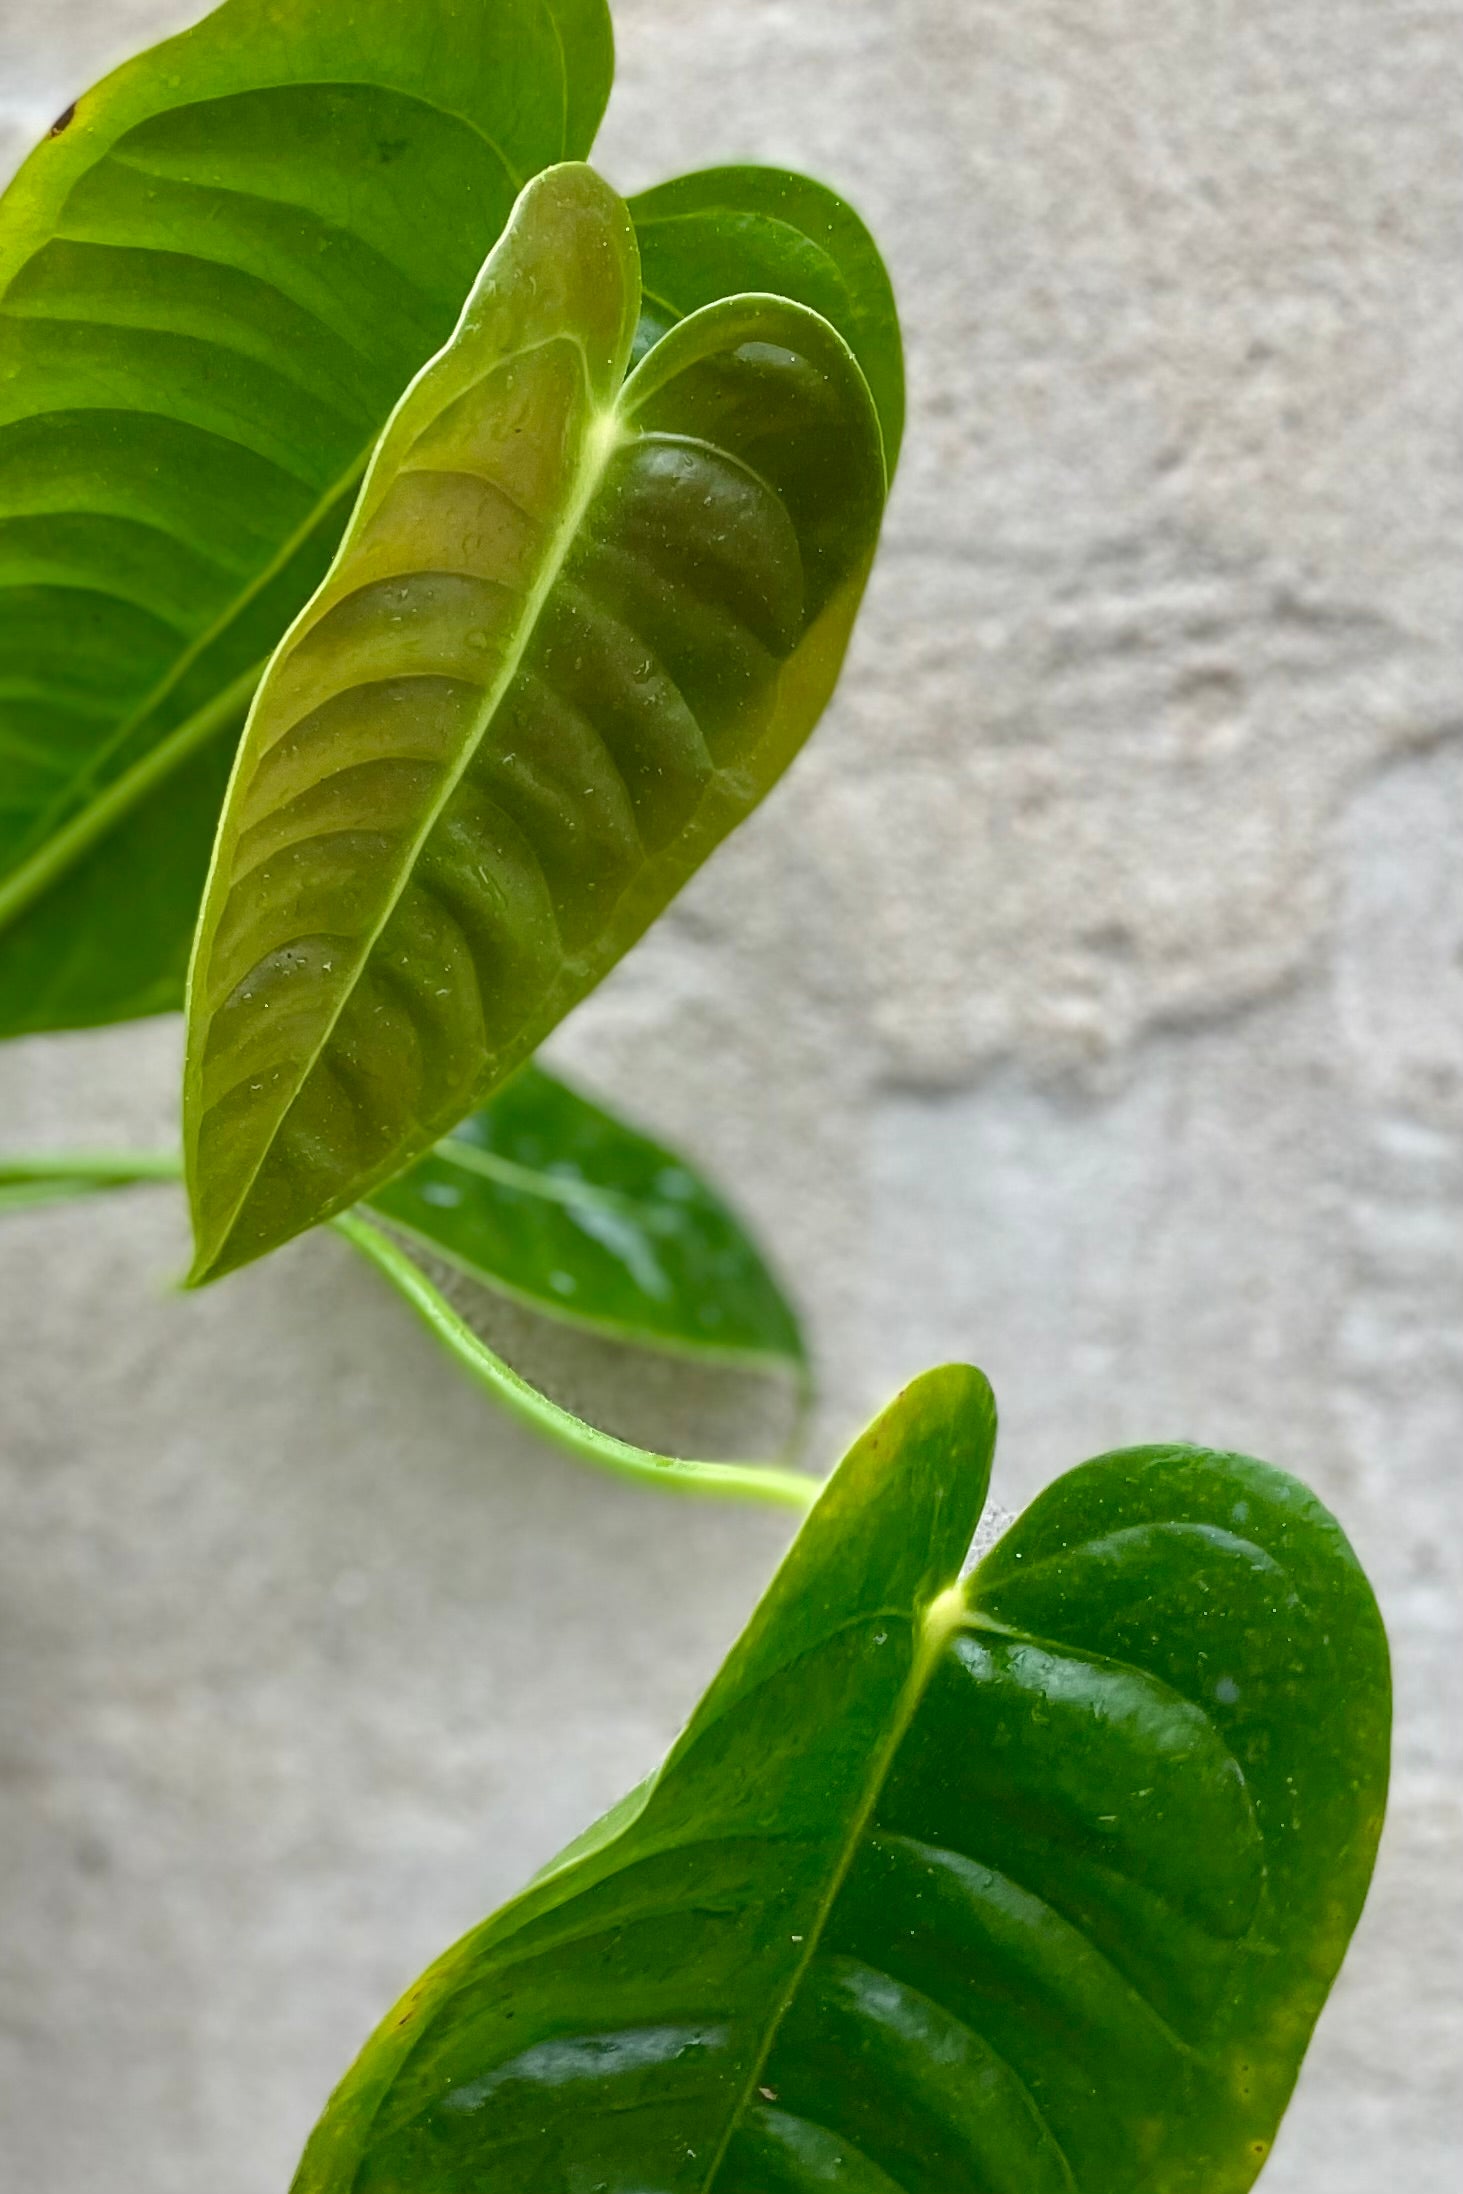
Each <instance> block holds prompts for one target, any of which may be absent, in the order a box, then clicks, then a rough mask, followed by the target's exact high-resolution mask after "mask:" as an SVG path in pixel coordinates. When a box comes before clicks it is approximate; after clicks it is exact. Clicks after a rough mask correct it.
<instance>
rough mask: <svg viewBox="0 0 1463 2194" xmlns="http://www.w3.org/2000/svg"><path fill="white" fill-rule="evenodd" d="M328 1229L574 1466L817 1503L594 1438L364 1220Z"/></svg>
mask: <svg viewBox="0 0 1463 2194" xmlns="http://www.w3.org/2000/svg"><path fill="white" fill-rule="evenodd" d="M332 1224H333V1225H334V1227H335V1229H336V1232H337V1233H339V1234H343V1235H344V1236H345V1238H346V1240H347V1241H348V1242H349V1243H351V1245H352V1246H353V1247H354V1248H355V1249H358V1250H359V1251H360V1253H361V1255H362V1256H363V1257H365V1258H367V1259H368V1260H369V1261H370V1263H371V1264H373V1265H374V1266H375V1267H376V1269H377V1271H378V1272H380V1273H382V1274H384V1275H385V1277H386V1278H387V1279H388V1280H389V1281H390V1282H391V1284H392V1286H393V1287H394V1288H396V1289H397V1291H398V1293H400V1294H401V1295H403V1296H404V1297H405V1298H406V1300H407V1302H408V1303H410V1305H411V1307H412V1309H413V1310H414V1311H415V1312H416V1314H417V1316H418V1317H419V1318H420V1319H421V1320H422V1322H423V1324H424V1325H426V1326H428V1327H429V1328H430V1330H431V1331H432V1332H433V1333H434V1334H435V1335H436V1337H437V1339H438V1340H439V1341H440V1342H441V1343H442V1345H443V1346H444V1348H446V1349H448V1350H449V1351H450V1353H451V1354H452V1355H453V1356H454V1357H455V1358H456V1359H457V1362H458V1363H459V1364H460V1365H461V1366H462V1368H463V1370H464V1371H466V1372H467V1373H468V1375H469V1377H471V1378H472V1379H475V1380H476V1382H477V1384H478V1385H479V1386H481V1387H484V1388H485V1389H486V1390H487V1392H488V1393H489V1394H491V1395H492V1397H493V1399H494V1401H496V1402H498V1403H499V1404H500V1405H501V1406H502V1407H503V1408H504V1409H506V1410H507V1411H508V1412H509V1414H510V1415H511V1416H514V1417H516V1418H517V1419H518V1420H519V1422H520V1424H525V1425H529V1426H531V1427H532V1429H533V1430H534V1431H535V1432H538V1433H541V1434H542V1435H543V1436H544V1438H545V1439H549V1440H552V1441H553V1443H554V1445H555V1446H556V1447H559V1448H562V1449H563V1450H564V1452H565V1453H566V1454H568V1455H573V1456H575V1457H576V1458H577V1459H578V1460H579V1461H580V1462H585V1463H593V1464H595V1465H597V1466H598V1468H600V1469H601V1470H613V1471H616V1472H617V1473H618V1474H619V1475H620V1476H621V1477H625V1478H636V1479H638V1480H639V1481H640V1483H641V1484H642V1485H656V1486H660V1487H662V1488H664V1489H665V1490H667V1491H674V1492H678V1493H699V1494H706V1495H710V1496H712V1497H713V1498H717V1497H719V1498H721V1499H723V1500H741V1501H769V1502H772V1503H774V1504H775V1505H776V1506H778V1507H780V1508H796V1509H805V1508H808V1507H810V1506H811V1505H812V1503H813V1502H814V1501H815V1500H816V1499H817V1496H818V1494H819V1492H820V1491H821V1489H822V1483H823V1481H822V1479H821V1478H814V1477H813V1476H811V1475H810V1474H809V1473H808V1472H806V1471H801V1470H778V1469H774V1468H772V1467H771V1466H769V1465H766V1464H762V1463H698V1462H686V1461H682V1460H681V1459H680V1458H679V1457H677V1456H673V1455H655V1454H652V1453H650V1452H649V1451H648V1450H646V1449H645V1448H639V1447H633V1446H632V1445H631V1444H630V1442H629V1441H628V1440H616V1439H614V1438H613V1437H612V1436H611V1435H610V1434H609V1433H607V1432H596V1431H595V1429H594V1427H593V1425H587V1424H585V1422H584V1420H583V1419H582V1418H580V1417H576V1416H574V1415H573V1414H572V1412H571V1411H569V1410H567V1409H561V1408H560V1407H559V1405H558V1403H557V1402H551V1401H550V1400H549V1399H548V1397H547V1395H544V1394H540V1393H539V1391H538V1389H537V1387H532V1386H530V1385H529V1383H528V1381H527V1380H526V1379H520V1378H519V1376H518V1374H517V1372H516V1371H512V1370H510V1369H509V1367H508V1365H507V1364H505V1363H504V1362H503V1360H502V1358H501V1357H500V1356H495V1355H494V1354H493V1351H492V1350H491V1349H490V1348H489V1347H488V1346H487V1345H486V1343H485V1342H483V1341H481V1340H479V1338H478V1336H477V1335H476V1334H475V1333H474V1332H473V1330H472V1328H471V1326H469V1325H468V1324H467V1322H466V1321H465V1320H464V1319H463V1318H461V1317H459V1315H458V1313H457V1312H456V1311H455V1310H454V1309H453V1308H452V1305H451V1304H450V1303H449V1302H448V1300H447V1298H446V1296H445V1295H443V1294H442V1293H441V1292H440V1290H439V1289H437V1288H435V1287H434V1286H433V1285H432V1282H431V1281H430V1280H429V1279H428V1278H427V1276H426V1274H425V1273H424V1272H423V1271H421V1269H420V1268H419V1267H418V1266H417V1265H416V1264H414V1263H413V1261H412V1259H411V1258H410V1257H408V1256H407V1254H406V1252H405V1251H404V1250H402V1249H399V1248H398V1247H397V1245H396V1243H395V1242H394V1241H392V1239H391V1237H390V1236H389V1235H387V1234H384V1233H383V1232H382V1231H381V1229H380V1228H379V1227H377V1226H373V1225H372V1224H371V1222H370V1220H369V1219H363V1218H361V1217H360V1215H359V1213H357V1212H347V1213H345V1214H344V1215H343V1216H342V1217H340V1218H338V1219H336V1220H334V1221H333V1222H332Z"/></svg>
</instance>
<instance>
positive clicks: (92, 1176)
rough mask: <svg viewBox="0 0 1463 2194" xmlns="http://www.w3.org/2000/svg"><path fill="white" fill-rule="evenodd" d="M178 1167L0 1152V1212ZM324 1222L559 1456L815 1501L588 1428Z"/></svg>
mask: <svg viewBox="0 0 1463 2194" xmlns="http://www.w3.org/2000/svg"><path fill="white" fill-rule="evenodd" d="M182 1173H183V1161H182V1158H181V1156H180V1154H179V1153H177V1152H176V1151H58V1152H55V1153H53V1154H51V1153H48V1154H44V1155H39V1156H35V1157H21V1158H8V1157H7V1158H0V1212H4V1211H7V1210H16V1209H20V1208H23V1207H24V1206H26V1205H28V1204H34V1203H40V1202H51V1201H55V1200H56V1199H58V1198H62V1197H70V1196H84V1195H88V1194H91V1193H92V1192H93V1191H96V1190H99V1189H107V1188H127V1187H130V1186H133V1185H134V1184H138V1183H143V1182H148V1181H176V1180H181V1178H182ZM331 1224H332V1225H333V1226H334V1228H335V1231H336V1232H337V1233H338V1234H341V1235H343V1236H344V1237H345V1239H346V1240H347V1241H348V1242H349V1243H350V1244H351V1246H352V1247H353V1248H354V1249H356V1250H358V1251H359V1252H360V1254H361V1255H362V1256H363V1257H365V1258H366V1259H367V1260H368V1262H369V1263H371V1264H373V1265H374V1266H375V1267H376V1270H377V1271H378V1272H380V1273H381V1274H382V1275H383V1276H384V1277H385V1278H386V1279H388V1280H389V1281H390V1282H391V1284H392V1286H393V1287H394V1288H395V1289H396V1291H397V1293H398V1294H399V1295H402V1296H404V1297H405V1299H406V1301H407V1302H408V1303H409V1304H410V1305H411V1307H412V1309H413V1310H414V1311H415V1312H416V1314H417V1316H418V1317H419V1318H420V1319H421V1320H422V1322H423V1323H424V1324H425V1325H426V1326H428V1327H429V1328H430V1330H431V1331H432V1332H433V1333H434V1334H435V1335H436V1337H437V1339H438V1340H439V1341H440V1342H441V1343H442V1345H443V1346H444V1347H445V1348H446V1349H447V1350H448V1351H449V1352H450V1354H451V1355H452V1356H453V1357H454V1358H455V1359H456V1361H457V1362H458V1364H459V1365H461V1367H462V1369H463V1370H464V1371H466V1372H467V1374H468V1375H469V1377H470V1378H472V1379H474V1380H475V1381H476V1382H477V1384H478V1385H479V1386H480V1387H483V1388H485V1389H486V1390H487V1392H488V1393H489V1394H490V1395H491V1396H492V1397H493V1399H494V1401H495V1402H497V1403H498V1404H499V1405H500V1407H501V1408H503V1409H505V1410H506V1411H507V1412H508V1414H509V1415H510V1416H512V1417H516V1418H517V1419H518V1421H519V1423H520V1424H525V1425H528V1426H530V1427H531V1428H532V1429H533V1430H534V1431H535V1432H538V1433H540V1434H542V1436H543V1437H544V1438H545V1439H547V1440H552V1441H553V1443H554V1445H555V1446H556V1447H558V1448H560V1449H561V1450H562V1451H563V1452H564V1453H565V1454H566V1455H572V1456H574V1457H575V1458H576V1460H577V1461H579V1462H584V1463H592V1464H594V1465H595V1466H596V1467H597V1468H599V1469H601V1470H611V1471H614V1472H616V1473H617V1474H618V1475H619V1476H620V1477H622V1478H635V1479H638V1480H639V1481H640V1482H641V1484H652V1485H657V1486H661V1487H663V1488H665V1489H666V1490H667V1491H671V1492H677V1493H698V1494H704V1495H709V1496H710V1497H712V1498H713V1499H721V1500H732V1501H737V1500H741V1501H767V1502H770V1503H772V1504H773V1505H774V1506H776V1507H780V1508H791V1509H799V1510H801V1509H806V1508H809V1507H811V1505H812V1503H813V1501H814V1500H815V1499H816V1497H817V1495H818V1492H819V1490H820V1488H821V1485H822V1480H821V1479H820V1478H815V1477H813V1476H812V1475H810V1473H808V1472H806V1471H799V1470H781V1469H778V1468H776V1467H774V1466H773V1465H771V1464H764V1463H746V1462H726V1463H716V1462H689V1461H685V1460H683V1459H681V1458H680V1457H678V1456H673V1455H655V1454H652V1453H651V1452H649V1451H648V1450H647V1449H645V1448H639V1447H635V1446H632V1444H631V1443H630V1442H629V1441H628V1440H617V1439H615V1438H613V1437H612V1436H611V1435H610V1434H609V1433H607V1432H596V1430H595V1429H594V1427H593V1425H587V1424H585V1422H584V1420H583V1419H582V1418H580V1417H576V1416H574V1415H573V1414H572V1412H571V1411H569V1410H567V1409H561V1408H560V1407H559V1405H558V1404H557V1403H556V1402H551V1401H550V1400H549V1399H548V1397H547V1395H544V1394H540V1393H539V1391H538V1389H537V1388H536V1387H532V1386H530V1385H529V1383H528V1381H527V1380H526V1379H521V1378H520V1377H519V1376H518V1374H517V1372H516V1371H514V1370H512V1369H511V1368H510V1366H509V1365H507V1364H505V1363H504V1361H503V1359H502V1358H501V1357H500V1356H496V1355H494V1353H493V1351H492V1350H491V1349H490V1348H489V1347H488V1346H487V1343H486V1342H485V1341H482V1340H480V1339H479V1337H478V1335H477V1334H476V1333H474V1332H473V1330H472V1328H471V1326H469V1325H468V1324H467V1322H466V1320H465V1319H463V1318H461V1317H460V1316H459V1315H458V1313H457V1312H456V1311H455V1310H454V1309H453V1308H452V1305H451V1304H450V1303H449V1302H448V1300H447V1298H446V1297H445V1296H444V1295H443V1294H442V1293H441V1291H440V1290H439V1289H438V1288H436V1287H434V1286H433V1284H432V1282H431V1281H430V1280H429V1279H428V1278H427V1276H426V1274H425V1273H424V1272H423V1271H422V1270H421V1269H420V1267H419V1266H418V1265H417V1264H416V1263H415V1262H414V1261H413V1259H412V1258H411V1257H409V1256H408V1255H407V1253H406V1251H405V1250H403V1249H401V1248H399V1247H398V1245H397V1244H396V1242H395V1241H394V1240H393V1239H392V1238H391V1236H390V1235H389V1234H386V1233H384V1232H383V1231H382V1229H381V1228H380V1227H378V1226H374V1225H373V1224H372V1223H371V1221H370V1220H368V1219H365V1218H362V1217H361V1216H360V1214H359V1213H357V1212H347V1213H345V1214H344V1215H342V1216H341V1217H340V1218H338V1219H335V1220H333V1221H332V1222H331Z"/></svg>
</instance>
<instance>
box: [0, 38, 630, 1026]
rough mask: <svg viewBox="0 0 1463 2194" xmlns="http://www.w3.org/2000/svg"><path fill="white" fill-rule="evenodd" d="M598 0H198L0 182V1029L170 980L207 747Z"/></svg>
mask: <svg viewBox="0 0 1463 2194" xmlns="http://www.w3.org/2000/svg"><path fill="white" fill-rule="evenodd" d="M611 67H612V57H611V48H610V32H609V19H608V15H607V12H606V9H605V6H604V0H412V5H411V6H409V7H403V6H402V5H401V4H400V0H351V4H350V5H349V6H346V5H343V4H340V0H294V4H293V5H291V6H290V7H288V8H281V7H280V6H279V5H278V4H277V0H227V4H226V5H224V6H223V7H221V8H219V9H218V10H217V11H216V12H215V13H214V14H212V15H210V16H209V17H207V18H206V20H205V21H203V22H202V23H200V24H198V25H197V26H196V28H194V29H192V30H189V31H186V32H184V33H183V34H182V35H181V36H180V37H177V38H174V39H170V40H168V41H167V43H166V44H164V45H162V46H159V47H156V48H155V49H154V50H153V51H151V52H149V53H145V54H143V55H141V56H140V57H139V58H138V59H136V60H134V61H132V62H129V63H128V64H127V65H126V66H125V67H124V68H122V69H120V70H118V71H117V73H116V74H115V75H113V76H110V77H108V78H107V79H106V81H105V82H104V83H102V84H100V85H98V86H97V87H96V89H95V90H93V91H90V92H87V93H85V94H84V95H83V96H82V98H81V99H80V100H79V101H78V102H77V105H76V107H75V109H74V111H73V112H72V113H71V115H70V117H69V119H68V120H67V122H66V126H65V127H64V128H63V129H60V130H59V131H58V132H56V133H53V135H52V136H51V137H50V138H49V139H47V141H46V142H45V143H44V144H42V145H41V146H40V147H39V148H38V149H37V151H36V152H35V153H33V154H32V156H31V158H30V159H29V160H28V161H27V163H26V165H25V166H24V167H23V168H22V169H21V171H20V173H19V175H18V176H17V177H16V178H15V181H14V182H13V183H12V184H11V186H10V189H9V190H8V191H7V192H6V194H5V197H4V199H3V201H0V1034H15V1033H17V1032H19V1031H22V1030H27V1029H36V1028H48V1027H56V1026H73V1025H80V1024H85V1023H91V1022H96V1021H104V1020H115V1019H122V1018H126V1017H127V1016H129V1015H132V1014H137V1013H147V1012H152V1011H156V1010H157V1009H159V1008H160V1007H163V1006H171V1005H175V1004H177V1003H178V1002H179V993H180V988H181V981H182V975H183V970H184V966H185V962H186V957H187V942H188V938H189V937H190V935H191V932H192V925H193V921H194V917H195V915H196V911H197V904H198V896H199V892H200V890H201V888H202V883H203V877H204V873H205V869H206V866H207V849H208V845H209V843H210V842H211V836H212V831H213V828H214V825H215V822H216V819H217V808H218V803H219V800H220V798H221V796H222V789H223V784H224V781H225V778H226V775H227V771H228V766H229V761H230V758H231V751H232V748H233V745H234V743H235V739H236V735H237V732H238V729H239V726H240V724H241V723H242V721H243V715H244V710H245V707H246V705H247V702H248V698H249V694H250V692H251V691H252V688H253V686H254V684H255V682H256V681H257V678H258V675H259V672H260V670H261V669H262V668H263V665H264V663H265V661H266V659H267V658H268V656H269V654H270V651H271V650H272V649H273V647H274V646H275V644H276V642H277V641H278V639H279V635H280V632H281V630H282V629H283V627H284V626H285V625H286V624H287V623H288V621H289V620H290V618H291V617H292V616H294V614H295V613H296V611H297V610H298V609H299V608H300V606H301V604H302V603H303V602H304V601H305V600H306V598H307V597H308V595H309V594H310V592H311V590H312V589H313V588H314V587H315V586H316V585H317V584H318V582H319V580H320V577H321V575H322V573H323V572H324V571H325V569H326V566H327V565H328V563H329V560H330V557H331V554H332V552H333V550H334V548H335V546H336V544H337V542H338V540H339V537H340V533H341V529H342V527H343V525H344V523H345V519H346V516H347V513H348V512H349V509H350V506H351V503H352V501H353V500H354V497H355V494H356V491H357V489H358V487H359V484H360V480H361V475H362V473H363V471H364V468H365V464H366V460H367V458H368V456H369V454H370V451H371V449H372V447H373V445H374V443H375V441H376V439H377V437H378V435H379V433H380V431H381V428H382V425H383V423H384V422H385V420H386V417H387V415H388V413H389V412H390V410H391V407H392V405H393V404H394V403H395V402H396V400H397V398H398V396H399V395H400V392H401V389H402V386H403V383H404V382H405V381H406V380H407V379H408V378H409V376H410V375H411V374H413V373H414V372H415V371H416V370H417V368H418V367H419V366H420V365H421V364H422V362H423V360H424V359H425V358H427V357H428V356H429V355H430V353H431V352H432V351H433V350H435V349H436V348H437V347H438V346H439V345H440V344H441V343H442V342H444V341H445V340H446V338H447V336H448V335H449V333H450V331H451V329H452V326H453V323H454V321H455V320H456V317H457V314H458V311H459V309H460V307H461V303H462V299H463V296H464V295H465V293H466V291H467V289H468V287H469V285H470V283H471V282H472V279H473V277H474V275H475V274H476V272H477V269H478V267H479V265H480V263H481V261H482V258H483V255H484V253H485V252H486V251H487V249H488V248H489V246H490V245H491V243H492V241H493V239H494V238H495V237H496V236H497V234H498V233H499V231H500V229H501V228H502V225H503V222H504V220H505V218H506V217H507V214H508V211H509V209H510V207H511V205H512V203H513V200H514V197H515V196H516V194H517V192H518V190H519V189H520V187H521V185H522V183H523V182H524V180H525V179H526V178H527V177H528V176H530V175H532V174H533V173H535V172H536V171H537V170H538V169H540V168H542V167H544V166H545V165H547V164H548V163H550V162H552V161H556V160H559V159H561V158H563V157H564V156H565V155H566V154H567V155H571V156H577V155H579V154H582V153H584V152H586V151H587V150H588V148H589V145H590V142H591V140H592V138H593V135H594V130H595V127H596V125H597V123H598V120H599V116H600V113H601V112H602V110H603V107H604V102H605V98H606V96H607V93H608V89H609V82H610V74H611Z"/></svg>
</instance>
